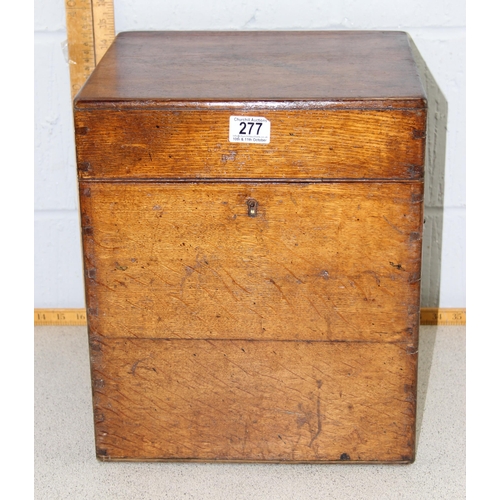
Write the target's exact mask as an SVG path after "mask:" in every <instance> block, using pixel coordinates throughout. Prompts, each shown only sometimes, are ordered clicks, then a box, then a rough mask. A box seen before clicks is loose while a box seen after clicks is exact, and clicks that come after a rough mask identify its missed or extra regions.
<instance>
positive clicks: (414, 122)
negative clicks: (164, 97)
mask: <svg viewBox="0 0 500 500" xmlns="http://www.w3.org/2000/svg"><path fill="white" fill-rule="evenodd" d="M233 115H244V116H250V117H251V116H254V117H262V118H266V119H267V120H269V121H270V142H269V144H259V143H252V144H246V143H233V142H229V123H230V117H231V116H233ZM425 117H426V113H425V110H423V109H416V110H415V109H414V110H401V109H398V110H387V109H386V110H377V111H374V110H293V109H292V110H262V109H258V110H252V109H251V106H248V107H245V108H242V109H235V110H199V111H179V110H170V111H169V110H155V111H151V110H127V111H120V110H98V109H96V110H92V111H81V110H80V111H78V110H75V130H76V142H77V160H78V169H79V175H80V178H82V179H87V178H100V179H105V178H123V179H164V178H171V179H177V178H179V179H205V178H207V179H210V178H224V179H243V178H244V179H248V178H250V179H259V178H268V179H275V178H276V179H286V178H291V179H312V178H315V179H316V178H321V179H385V178H387V179H420V178H421V177H422V176H423V164H424V141H425V127H426V123H425V120H426V118H425ZM255 130H257V129H255Z"/></svg>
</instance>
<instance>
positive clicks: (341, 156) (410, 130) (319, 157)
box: [75, 31, 426, 180]
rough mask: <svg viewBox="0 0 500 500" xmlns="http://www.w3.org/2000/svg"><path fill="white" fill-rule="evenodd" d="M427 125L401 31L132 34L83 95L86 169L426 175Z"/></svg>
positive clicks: (149, 174) (201, 174) (95, 172)
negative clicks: (257, 132) (424, 173)
mask: <svg viewBox="0 0 500 500" xmlns="http://www.w3.org/2000/svg"><path fill="white" fill-rule="evenodd" d="M235 120H236V121H237V120H241V121H245V120H250V121H253V122H265V123H266V124H267V129H266V127H265V126H264V127H262V131H264V130H267V131H266V132H265V133H264V137H263V136H262V134H261V135H260V136H259V137H254V136H255V134H256V132H255V131H257V130H260V126H258V125H256V126H255V127H254V129H252V124H251V123H249V124H248V129H247V130H244V127H245V125H244V124H242V123H241V122H237V127H234V125H235V123H236V122H235ZM240 126H241V127H242V128H241V129H240ZM425 128H426V100H425V96H424V92H423V90H422V87H421V83H420V80H419V76H418V72H417V68H416V65H415V62H414V60H413V57H412V54H411V51H410V47H409V43H408V36H407V35H406V33H402V32H382V31H372V32H333V31H330V32H298V31H297V32H257V31H246V32H135V33H134V32H132V33H122V34H120V35H119V36H118V37H117V39H116V40H115V42H114V43H113V45H112V46H111V48H110V49H109V51H108V52H107V53H106V55H105V56H104V57H103V59H102V60H101V62H100V63H99V65H98V67H97V68H96V70H95V71H94V73H93V74H92V75H91V77H90V79H89V80H88V82H87V84H86V85H85V86H84V87H83V89H82V90H81V92H80V93H79V95H78V96H77V97H76V99H75V131H76V146H77V157H78V169H79V175H80V178H82V179H90V178H95V179H98V178H106V179H112V178H114V179H158V180H161V179H163V180H165V179H171V180H172V179H173V180H175V179H196V180H203V179H212V180H213V179H232V180H237V179H242V180H244V179H260V180H263V179H264V180H265V179H267V180H272V179H278V180H279V179H298V180H308V179H309V180H311V179H312V180H318V179H320V180H340V179H359V180H366V179H372V180H373V179H391V180H395V179H408V180H419V179H421V178H422V177H423V165H424V153H425ZM252 131H253V134H254V136H252V137H249V134H250V133H252ZM248 141H254V142H248Z"/></svg>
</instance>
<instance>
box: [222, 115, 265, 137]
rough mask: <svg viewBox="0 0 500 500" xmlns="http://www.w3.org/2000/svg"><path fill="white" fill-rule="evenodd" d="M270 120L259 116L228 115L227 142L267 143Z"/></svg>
mask: <svg viewBox="0 0 500 500" xmlns="http://www.w3.org/2000/svg"><path fill="white" fill-rule="evenodd" d="M270 140H271V122H270V121H269V120H268V119H267V118H263V117H261V116H230V117H229V142H246V143H248V144H269V142H270Z"/></svg>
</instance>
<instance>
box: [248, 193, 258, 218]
mask: <svg viewBox="0 0 500 500" xmlns="http://www.w3.org/2000/svg"><path fill="white" fill-rule="evenodd" d="M257 205H258V203H257V200H254V199H253V198H250V199H249V200H247V206H248V217H257Z"/></svg>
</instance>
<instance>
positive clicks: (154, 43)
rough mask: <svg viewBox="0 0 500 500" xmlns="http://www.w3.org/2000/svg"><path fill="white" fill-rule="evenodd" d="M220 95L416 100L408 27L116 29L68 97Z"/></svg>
mask: <svg viewBox="0 0 500 500" xmlns="http://www.w3.org/2000/svg"><path fill="white" fill-rule="evenodd" d="M220 100H223V101H232V102H241V101H247V100H249V101H259V100H265V101H283V100H304V101H315V100H332V101H336V100H341V101H357V100H358V101H359V100H361V101H363V100H370V101H376V100H384V101H385V102H386V105H390V106H392V107H398V106H401V105H402V103H404V106H410V107H420V108H422V107H425V94H424V92H423V90H422V86H421V84H420V80H419V77H418V72H417V67H416V65H415V62H414V60H413V57H412V54H411V50H410V46H409V43H408V35H407V34H406V33H402V32H395V31H392V32H387V31H385V32H384V31H350V32H348V31H343V32H338V31H313V32H311V31H309V32H303V31H302V32H301V31H295V32H286V31H281V32H278V31H274V32H273V31H240V32H216V31H212V32H206V31H205V32H193V31H191V32H175V31H168V32H133V33H120V34H119V35H118V36H117V37H116V39H115V42H114V43H113V45H112V46H111V48H110V49H109V51H108V52H107V53H106V56H105V58H104V59H103V64H101V65H100V66H99V67H98V68H97V69H96V71H95V72H94V73H93V75H92V77H91V78H90V79H89V81H88V82H87V84H86V85H85V87H84V88H83V89H82V91H81V92H80V94H79V96H78V98H77V101H76V106H77V107H88V106H92V104H93V103H94V102H95V103H101V104H102V103H103V102H108V103H110V106H111V105H112V106H118V107H122V106H123V107H126V106H127V104H128V102H130V101H133V102H135V103H137V102H139V101H142V103H143V105H144V104H145V105H147V106H157V105H161V103H165V102H167V101H176V102H178V103H181V102H183V103H184V104H183V105H184V106H186V104H187V103H188V101H220ZM387 101H390V103H388V102H387Z"/></svg>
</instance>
